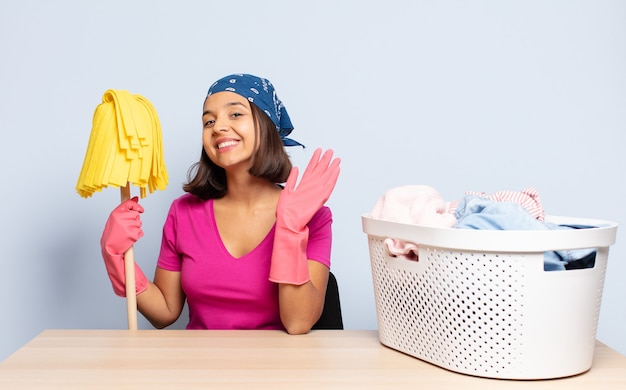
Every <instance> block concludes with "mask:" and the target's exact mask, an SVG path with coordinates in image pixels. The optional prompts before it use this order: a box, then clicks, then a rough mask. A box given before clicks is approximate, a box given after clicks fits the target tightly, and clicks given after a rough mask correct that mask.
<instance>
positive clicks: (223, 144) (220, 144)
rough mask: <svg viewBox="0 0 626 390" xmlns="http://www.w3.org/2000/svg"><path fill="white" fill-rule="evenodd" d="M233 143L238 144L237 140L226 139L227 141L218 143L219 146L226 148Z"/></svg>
mask: <svg viewBox="0 0 626 390" xmlns="http://www.w3.org/2000/svg"><path fill="white" fill-rule="evenodd" d="M232 145H237V141H226V142H222V143H219V144H217V148H218V149H221V148H225V147H227V146H232Z"/></svg>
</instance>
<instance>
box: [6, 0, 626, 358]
mask: <svg viewBox="0 0 626 390" xmlns="http://www.w3.org/2000/svg"><path fill="white" fill-rule="evenodd" d="M0 56H1V57H0V126H1V131H2V141H1V143H0V167H1V169H0V175H1V176H0V178H1V181H0V182H1V183H2V192H1V193H0V205H1V206H0V207H1V210H2V211H1V214H0V215H1V221H2V222H1V225H0V226H2V231H1V234H0V248H1V251H2V267H1V271H0V294H1V297H2V299H1V300H0V359H3V358H5V357H7V356H8V355H9V354H11V353H12V352H13V351H15V350H16V349H18V348H19V347H20V346H22V345H23V344H24V343H26V342H27V341H28V340H30V339H31V338H32V337H34V336H35V335H37V334H38V333H39V332H41V331H42V330H44V329H46V328H118V329H124V328H125V327H126V310H125V301H124V299H121V298H118V297H116V296H115V295H114V294H113V292H112V290H111V286H110V283H109V280H108V278H107V275H106V272H105V269H104V265H103V262H102V260H101V257H100V249H99V245H98V240H99V237H100V233H101V230H102V227H103V225H104V222H105V220H106V217H107V215H108V213H109V211H110V210H111V209H112V208H113V207H115V205H116V204H117V203H118V202H119V191H118V190H117V189H110V190H105V191H104V192H102V193H97V194H95V195H94V196H93V197H92V198H90V199H83V198H81V197H79V196H78V195H77V194H76V192H75V190H74V187H75V185H76V181H77V178H78V174H79V172H80V169H81V167H82V163H83V159H84V156H85V151H86V147H87V142H88V138H89V134H90V131H91V119H92V115H93V112H94V109H95V107H96V105H97V104H99V102H100V99H101V97H102V94H103V93H104V91H105V90H106V89H109V88H113V89H127V90H129V91H131V92H133V93H137V94H141V95H143V96H145V97H147V98H148V99H149V100H150V101H152V103H153V104H154V105H155V107H156V109H157V111H158V113H159V116H160V119H161V124H162V126H163V142H164V148H165V159H166V163H167V168H168V170H169V173H170V185H169V186H168V188H167V190H166V191H161V192H157V193H154V194H152V195H150V196H149V197H148V198H147V199H145V200H144V201H143V202H142V203H143V205H144V206H145V209H146V212H145V215H144V216H143V221H144V230H145V234H146V235H145V238H144V239H142V240H141V241H140V242H139V243H138V244H137V245H136V247H135V253H136V258H137V262H138V263H139V264H140V265H141V266H142V268H143V269H144V271H145V272H146V274H148V275H152V274H153V272H154V267H155V262H156V257H157V254H158V249H159V243H160V232H161V226H162V223H163V221H164V218H165V214H166V212H167V209H168V207H169V204H170V202H171V201H172V200H173V199H174V198H176V197H177V196H179V195H180V194H181V193H182V190H181V184H182V183H183V182H184V181H185V178H186V172H187V169H188V168H189V166H190V165H191V164H192V163H193V162H194V161H196V160H197V158H198V156H199V154H200V147H201V146H200V145H201V143H200V134H201V123H200V110H201V105H202V101H203V99H204V96H205V94H206V90H207V88H208V86H209V84H210V83H211V82H213V81H214V80H215V79H217V78H219V77H221V76H223V75H226V74H229V73H233V72H248V73H254V74H258V75H262V76H265V77H267V78H269V79H270V80H271V81H272V82H273V83H274V84H275V86H276V87H277V91H278V93H279V96H280V97H281V99H282V100H283V102H284V103H285V105H286V107H287V109H288V110H289V113H290V115H291V119H292V121H293V122H294V124H295V126H296V130H295V132H294V133H293V137H294V138H295V139H297V140H299V141H301V142H302V143H304V144H306V145H307V146H308V148H307V149H306V150H297V149H290V154H291V156H292V158H293V160H294V162H295V164H296V165H299V166H303V165H304V164H306V162H308V159H309V157H310V155H311V153H312V151H313V150H314V149H315V148H316V147H323V148H329V147H332V148H334V149H335V151H336V153H337V155H338V156H340V157H341V158H342V159H343V163H342V175H341V178H340V182H339V183H338V185H337V187H336V190H335V192H334V194H333V196H332V198H331V200H330V202H329V204H330V206H331V207H332V209H333V211H334V215H335V223H334V232H335V242H334V248H333V270H334V272H335V273H336V274H337V277H338V278H339V281H340V284H341V286H340V289H341V299H342V304H343V311H344V319H345V325H346V327H347V328H348V329H375V328H376V327H377V324H376V314H375V306H374V297H373V289H372V282H371V271H370V262H369V254H368V249H367V241H366V236H365V234H364V233H363V232H362V229H361V220H360V216H361V214H363V213H365V212H367V211H369V210H370V208H371V207H372V206H373V205H374V203H375V201H376V200H377V199H378V197H379V196H380V195H382V193H383V192H384V191H385V190H386V189H389V188H391V187H395V186H398V185H404V184H428V185H431V186H433V187H435V188H436V189H438V190H439V191H440V193H441V194H442V196H443V197H444V198H445V199H447V200H453V199H456V198H458V197H459V196H460V195H462V194H463V192H464V191H466V190H474V191H486V192H495V191H498V190H503V189H509V190H521V189H523V188H525V187H527V186H534V187H535V188H537V189H538V190H539V192H540V194H541V196H542V199H543V204H544V208H545V209H546V211H547V212H548V213H549V214H553V215H566V216H577V217H589V218H598V219H608V220H613V221H616V222H618V223H619V224H620V226H621V224H624V223H626V207H624V199H626V187H625V185H624V175H623V168H624V163H625V161H626V155H625V153H624V140H625V135H624V132H625V130H626V129H625V128H626V71H625V69H626V2H624V1H620V0H615V1H608V0H578V1H576V0H562V1H532V0H525V1H497V0H494V1H417V0H415V1H410V0H405V1H399V0H387V1H371V0H359V1H356V0H353V1H336V0H333V1H328V0H323V1H319V0H318V1H287V0H285V1H275V0H266V1H245V0H244V1H238V2H230V1H200V0H198V1H183V0H177V1H155V0H151V1H147V0H146V1H126V0H124V1H119V0H111V1H106V2H105V1H98V2H96V1H78V0H76V1H69V0H59V1H54V2H49V1H32V0H24V1H19V2H17V1H14V2H10V1H7V0H3V1H2V2H1V3H0ZM625 234H626V229H623V228H620V229H619V230H618V237H617V243H616V244H615V245H614V246H613V247H612V248H611V252H610V256H609V267H608V271H607V277H606V283H605V290H604V299H603V302H602V310H601V316H600V324H599V329H598V338H599V339H600V340H601V341H603V342H605V343H607V344H608V345H609V346H611V347H613V348H615V349H617V350H618V351H620V352H621V353H622V354H626V337H625V336H624V329H626V304H624V296H626V283H625V276H624V275H626V259H625V257H626V249H625V246H624V241H625V240H624V238H625ZM567 296H568V292H567V291H563V292H562V299H567ZM184 323H185V321H184V319H183V320H182V321H179V323H177V325H176V326H177V327H182V326H183V325H184ZM572 325H573V326H575V324H572ZM140 327H142V328H148V327H149V325H148V324H147V323H146V322H145V320H144V319H143V318H141V317H140Z"/></svg>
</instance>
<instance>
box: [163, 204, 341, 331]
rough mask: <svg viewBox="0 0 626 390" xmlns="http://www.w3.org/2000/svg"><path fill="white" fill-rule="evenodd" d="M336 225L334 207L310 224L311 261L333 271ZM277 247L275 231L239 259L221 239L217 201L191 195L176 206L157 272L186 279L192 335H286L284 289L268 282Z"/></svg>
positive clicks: (166, 228)
mask: <svg viewBox="0 0 626 390" xmlns="http://www.w3.org/2000/svg"><path fill="white" fill-rule="evenodd" d="M331 224H332V213H331V211H330V209H329V208H328V207H322V208H321V209H320V210H319V211H318V212H317V214H315V216H314V217H313V219H311V222H309V224H308V227H309V242H308V246H307V256H308V258H309V259H311V260H315V261H318V262H320V263H322V264H324V265H326V266H327V267H329V268H330V250H331V238H332V236H331ZM273 242H274V227H272V229H271V230H270V231H269V232H268V234H267V236H266V237H265V238H264V239H263V241H261V243H260V244H259V245H258V246H257V247H256V248H254V249H253V250H252V251H251V252H249V253H247V254H245V255H244V256H242V257H239V258H235V257H233V256H231V254H230V253H229V252H228V251H227V249H226V247H225V246H224V244H223V243H222V240H221V238H220V235H219V231H218V229H217V225H216V223H215V215H214V212H213V200H212V199H209V200H206V201H205V200H202V199H200V198H198V197H196V196H194V195H190V194H185V195H183V196H181V197H180V198H178V199H176V200H175V201H174V202H173V203H172V206H171V207H170V210H169V213H168V215H167V219H166V221H165V225H164V227H163V239H162V242H161V253H160V254H159V260H158V263H157V266H159V267H161V268H163V269H166V270H169V271H175V272H180V273H181V282H182V287H183V290H184V292H185V295H186V297H187V304H188V307H189V323H188V324H187V329H284V328H283V325H282V323H281V321H280V315H279V310H278V285H277V284H276V283H273V282H270V281H269V280H268V277H269V269H270V261H271V256H272V246H273Z"/></svg>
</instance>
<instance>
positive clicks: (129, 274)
mask: <svg viewBox="0 0 626 390" xmlns="http://www.w3.org/2000/svg"><path fill="white" fill-rule="evenodd" d="M120 197H121V199H122V202H124V201H126V200H128V199H130V183H128V184H126V187H121V188H120ZM124 273H125V278H126V311H127V314H128V329H129V330H137V293H136V292H135V253H134V251H133V247H132V246H131V247H130V248H129V249H128V250H127V251H126V253H124Z"/></svg>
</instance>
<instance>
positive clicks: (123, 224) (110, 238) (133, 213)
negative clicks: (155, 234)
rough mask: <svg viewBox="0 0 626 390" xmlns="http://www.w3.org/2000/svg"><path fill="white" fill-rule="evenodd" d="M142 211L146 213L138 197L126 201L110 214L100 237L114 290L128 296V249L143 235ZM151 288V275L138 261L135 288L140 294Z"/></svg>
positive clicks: (117, 293) (119, 294)
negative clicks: (146, 273) (126, 270)
mask: <svg viewBox="0 0 626 390" xmlns="http://www.w3.org/2000/svg"><path fill="white" fill-rule="evenodd" d="M140 213H143V207H142V206H141V205H140V204H139V203H137V197H134V198H132V199H129V200H127V201H124V202H122V203H121V204H120V205H119V206H117V207H116V208H115V209H114V210H113V211H112V212H111V215H109V219H108V220H107V223H106V225H105V226H104V231H103V232H102V238H101V239H100V246H101V248H102V257H103V258H104V265H105V266H106V269H107V273H108V274H109V279H111V285H112V286H113V291H114V292H115V294H116V295H118V296H120V297H125V296H126V276H125V273H124V253H125V252H126V251H127V250H128V249H130V247H132V246H133V245H134V244H135V242H137V240H139V239H140V238H141V237H143V230H141V219H140V218H139V214H140ZM147 288H148V279H147V278H146V276H145V275H144V274H143V272H142V271H141V268H139V266H138V265H137V264H135V291H136V293H137V294H139V293H140V292H143V291H144V290H145V289H147Z"/></svg>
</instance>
